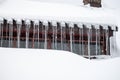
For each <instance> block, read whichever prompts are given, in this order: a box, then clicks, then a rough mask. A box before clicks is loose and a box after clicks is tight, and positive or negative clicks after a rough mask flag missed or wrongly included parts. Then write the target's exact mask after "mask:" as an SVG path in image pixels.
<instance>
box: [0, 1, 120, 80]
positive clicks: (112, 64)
mask: <svg viewBox="0 0 120 80" xmlns="http://www.w3.org/2000/svg"><path fill="white" fill-rule="evenodd" d="M64 1H65V2H64ZM64 1H63V0H35V1H34V0H0V17H1V18H3V17H4V18H9V19H10V18H15V19H17V20H18V19H19V20H20V19H35V20H36V19H45V20H58V21H73V22H88V23H101V24H102V23H103V24H115V25H118V29H119V28H120V27H119V26H120V20H119V19H120V15H119V14H120V6H119V2H120V1H118V0H102V4H103V8H90V7H89V6H83V5H82V2H81V1H82V0H81V1H80V5H79V0H64ZM116 44H117V48H116V49H117V50H118V52H116V53H113V54H116V56H118V55H120V45H119V44H120V30H119V31H118V32H117V33H116ZM119 68H120V58H119V57H117V58H109V59H104V60H88V59H85V58H83V57H81V56H78V55H76V54H73V53H70V52H66V51H57V50H42V49H14V48H0V80H120V69H119Z"/></svg>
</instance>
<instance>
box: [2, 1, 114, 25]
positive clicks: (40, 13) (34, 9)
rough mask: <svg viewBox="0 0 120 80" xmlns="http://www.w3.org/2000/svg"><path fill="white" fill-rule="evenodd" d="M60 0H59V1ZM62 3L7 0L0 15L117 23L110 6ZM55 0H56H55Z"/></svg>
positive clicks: (18, 17)
mask: <svg viewBox="0 0 120 80" xmlns="http://www.w3.org/2000/svg"><path fill="white" fill-rule="evenodd" d="M59 1H60V0H58V2H59ZM76 1H77V2H76V3H75V1H73V2H74V5H72V3H71V4H67V2H68V3H69V2H70V1H65V3H64V4H62V3H52V2H51V3H49V2H50V1H48V2H45V1H43V0H42V1H41V0H39V1H38V0H35V1H33V0H17V1H16V0H6V1H4V3H3V4H1V5H0V16H1V17H5V18H16V19H46V20H57V21H73V22H88V23H100V24H102V23H103V24H116V20H115V18H116V17H115V14H116V13H114V12H113V11H112V10H111V9H108V8H89V7H88V6H83V4H82V3H81V1H82V0H81V1H79V2H80V5H77V4H78V3H79V2H78V0H76ZM53 2H54V0H53ZM108 13H109V14H108Z"/></svg>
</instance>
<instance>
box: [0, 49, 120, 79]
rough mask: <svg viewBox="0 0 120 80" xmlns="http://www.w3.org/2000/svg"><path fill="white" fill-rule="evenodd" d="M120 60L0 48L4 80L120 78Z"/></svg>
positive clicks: (1, 76)
mask: <svg viewBox="0 0 120 80" xmlns="http://www.w3.org/2000/svg"><path fill="white" fill-rule="evenodd" d="M119 61H120V58H114V59H106V60H88V59H85V58H82V57H80V56H79V55H76V54H73V53H70V52H66V51H55V50H40V49H11V48H8V49H5V48H0V80H40V79H42V80H56V79H57V80H81V79H82V80H119V79H120V76H119V74H120V70H119V68H120V62H119Z"/></svg>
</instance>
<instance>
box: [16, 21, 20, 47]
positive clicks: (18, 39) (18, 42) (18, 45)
mask: <svg viewBox="0 0 120 80" xmlns="http://www.w3.org/2000/svg"><path fill="white" fill-rule="evenodd" d="M20 29H21V20H17V32H18V33H17V47H18V48H20V31H21V30H20Z"/></svg>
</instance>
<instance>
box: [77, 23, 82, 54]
mask: <svg viewBox="0 0 120 80" xmlns="http://www.w3.org/2000/svg"><path fill="white" fill-rule="evenodd" d="M78 27H79V54H80V55H83V54H82V28H83V27H82V24H80V23H79V24H78Z"/></svg>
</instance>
